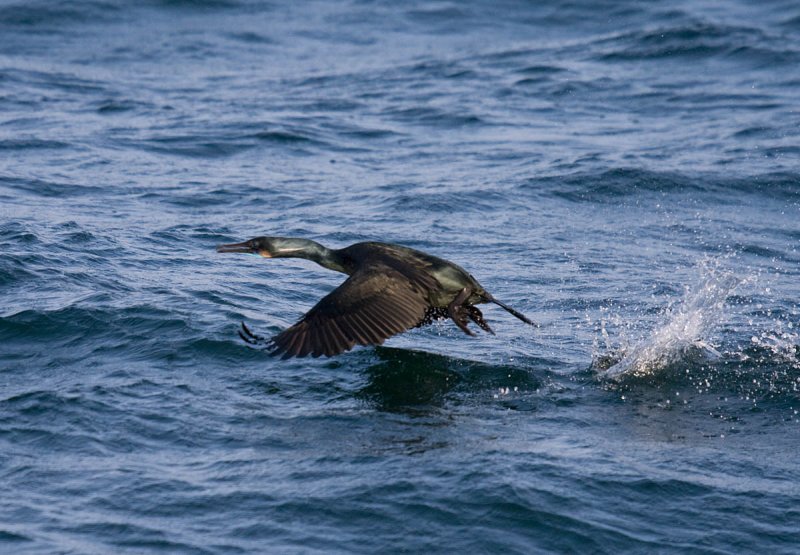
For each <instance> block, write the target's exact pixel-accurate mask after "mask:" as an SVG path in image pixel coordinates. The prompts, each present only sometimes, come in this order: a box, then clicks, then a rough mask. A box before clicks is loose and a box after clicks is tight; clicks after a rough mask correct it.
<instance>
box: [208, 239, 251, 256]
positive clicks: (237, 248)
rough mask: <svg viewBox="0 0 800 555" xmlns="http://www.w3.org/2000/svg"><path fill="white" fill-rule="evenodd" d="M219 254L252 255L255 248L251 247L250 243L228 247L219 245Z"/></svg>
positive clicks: (232, 244)
mask: <svg viewBox="0 0 800 555" xmlns="http://www.w3.org/2000/svg"><path fill="white" fill-rule="evenodd" d="M217 252H241V253H246V254H250V253H252V252H253V247H251V246H250V241H245V242H243V243H228V244H227V245H217Z"/></svg>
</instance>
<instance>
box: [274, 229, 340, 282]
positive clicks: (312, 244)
mask: <svg viewBox="0 0 800 555" xmlns="http://www.w3.org/2000/svg"><path fill="white" fill-rule="evenodd" d="M273 249H274V250H273V252H272V257H273V258H305V259H306V260H312V261H314V262H316V263H317V264H319V265H320V266H323V267H324V268H328V269H329V270H334V271H336V272H342V273H345V274H349V273H350V271H349V270H348V268H347V264H346V261H345V260H344V259H343V257H342V256H341V254H339V251H338V250H333V249H329V248H328V247H325V246H323V245H320V244H319V243H317V242H316V241H312V240H310V239H288V238H287V239H279V240H277V239H276V240H274V241H273Z"/></svg>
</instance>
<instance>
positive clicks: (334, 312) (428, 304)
mask: <svg viewBox="0 0 800 555" xmlns="http://www.w3.org/2000/svg"><path fill="white" fill-rule="evenodd" d="M217 251H218V252H240V253H256V254H260V255H261V256H264V257H265V258H289V257H291V258H306V259H309V260H313V261H314V262H317V263H318V264H320V265H322V266H324V267H326V268H329V269H332V270H336V271H339V272H343V273H345V274H348V275H349V276H350V277H349V278H348V279H346V280H345V281H344V283H342V284H341V285H340V286H339V287H337V288H336V289H334V290H333V291H332V292H331V293H329V294H328V295H326V296H325V297H323V298H322V299H321V300H320V301H319V302H318V303H317V304H316V305H315V306H314V307H313V308H312V309H311V310H309V311H308V313H306V315H305V316H303V318H301V319H300V321H299V322H297V323H296V324H294V325H293V326H291V327H289V328H288V329H286V330H285V331H283V332H281V333H279V334H277V335H275V336H274V337H272V338H271V339H265V338H262V337H259V336H257V335H255V334H254V333H252V332H251V331H250V330H249V329H248V328H247V326H245V325H244V323H243V324H242V331H241V332H240V335H241V336H242V338H243V339H244V340H245V341H247V342H248V343H252V344H260V343H265V344H266V345H267V346H268V348H269V349H270V350H271V352H272V353H273V354H276V355H282V356H283V358H288V357H292V356H297V357H304V356H307V355H312V356H314V357H318V356H321V355H325V356H334V355H337V354H339V353H342V352H344V351H348V350H350V349H352V348H353V347H354V346H355V345H380V344H382V343H383V342H384V341H385V340H386V339H388V338H389V337H391V336H393V335H396V334H398V333H402V332H404V331H406V330H408V329H411V328H414V327H419V326H423V325H426V324H429V323H431V322H432V321H433V320H436V319H440V318H448V317H449V318H451V319H452V320H453V321H454V322H455V324H456V325H457V326H458V327H459V328H460V329H461V330H463V331H464V333H466V334H468V335H474V333H473V332H472V331H471V330H470V329H469V328H468V327H467V324H468V323H469V321H472V322H475V323H476V324H477V325H478V326H479V327H481V329H483V330H485V331H487V332H488V333H492V334H494V332H493V331H492V329H491V327H489V324H487V323H486V321H485V320H484V318H483V314H482V313H481V311H480V310H479V309H478V308H477V307H476V306H475V304H479V303H485V302H493V303H495V304H498V305H500V306H501V307H503V308H504V309H506V310H508V311H509V312H510V313H511V314H513V315H514V316H516V317H517V318H519V319H520V320H522V321H523V322H526V323H528V324H531V325H535V324H533V322H531V321H530V320H528V319H527V318H526V317H525V316H523V315H522V314H520V313H519V312H517V311H516V310H514V309H513V308H511V307H509V306H506V305H505V304H503V303H501V302H500V301H498V300H496V299H495V298H494V297H492V296H491V295H490V294H489V293H488V292H487V291H486V290H485V289H484V288H483V287H482V286H481V285H480V284H479V283H478V282H477V281H476V280H475V278H473V277H472V276H471V275H470V274H469V273H467V272H466V271H465V270H464V269H463V268H461V267H460V266H457V265H456V264H453V263H452V262H449V261H447V260H443V259H441V258H437V257H435V256H431V255H429V254H426V253H423V252H421V251H417V250H414V249H410V248H408V247H403V246H400V245H392V244H389V243H374V242H368V243H356V244H354V245H351V246H349V247H346V248H343V249H328V248H326V247H323V246H322V245H320V244H319V243H316V242H314V241H310V240H308V239H290V238H284V237H256V238H254V239H250V240H249V241H245V242H243V243H232V244H228V245H220V246H219V247H217Z"/></svg>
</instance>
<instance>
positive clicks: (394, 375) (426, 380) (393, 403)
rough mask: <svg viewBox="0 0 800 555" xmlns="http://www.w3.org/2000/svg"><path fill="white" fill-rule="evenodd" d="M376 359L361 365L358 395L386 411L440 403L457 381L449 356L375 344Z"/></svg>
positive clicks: (458, 378)
mask: <svg viewBox="0 0 800 555" xmlns="http://www.w3.org/2000/svg"><path fill="white" fill-rule="evenodd" d="M375 357H376V358H377V359H378V362H376V363H375V364H372V365H370V366H369V367H367V368H366V369H365V371H364V372H365V373H366V375H367V379H368V383H367V385H366V386H364V387H363V388H362V389H361V390H360V391H359V393H358V395H359V397H361V398H363V399H366V400H368V401H369V402H371V403H374V404H375V405H376V406H377V407H378V408H380V409H382V410H386V411H401V412H407V411H419V410H423V411H424V410H425V408H426V407H440V406H441V405H442V403H443V401H444V398H445V395H446V394H447V393H448V392H449V391H450V390H452V389H453V388H454V387H455V386H456V385H457V384H458V383H459V382H460V381H461V376H460V375H459V374H458V373H457V372H455V371H453V370H452V368H451V364H452V362H453V359H451V358H448V357H445V356H442V355H436V354H432V353H423V352H419V351H407V350H403V349H395V348H392V347H377V348H376V349H375Z"/></svg>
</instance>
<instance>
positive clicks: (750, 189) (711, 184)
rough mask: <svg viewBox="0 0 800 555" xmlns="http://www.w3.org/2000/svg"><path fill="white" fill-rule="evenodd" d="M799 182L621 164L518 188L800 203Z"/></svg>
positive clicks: (579, 197) (572, 195)
mask: <svg viewBox="0 0 800 555" xmlns="http://www.w3.org/2000/svg"><path fill="white" fill-rule="evenodd" d="M798 184H800V174H797V173H792V172H775V173H766V174H760V175H754V176H730V177H724V176H720V175H719V174H715V175H707V176H702V177H699V176H688V175H685V174H682V173H677V172H656V171H651V170H645V169H639V168H624V167H623V168H615V169H611V170H604V171H602V172H600V173H597V172H579V173H573V174H567V175H557V176H552V177H537V178H532V179H529V180H527V181H525V182H523V183H522V184H521V185H520V187H521V188H522V189H524V190H534V191H545V192H547V193H549V194H552V195H554V196H557V197H559V198H563V199H566V200H570V201H573V202H599V203H616V202H619V199H620V198H621V197H628V196H635V195H640V194H642V193H706V194H717V195H721V196H723V197H725V196H727V195H729V194H730V193H733V192H735V193H742V194H745V195H758V196H763V197H765V198H774V199H779V200H787V201H792V202H800V188H799V187H798Z"/></svg>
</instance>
